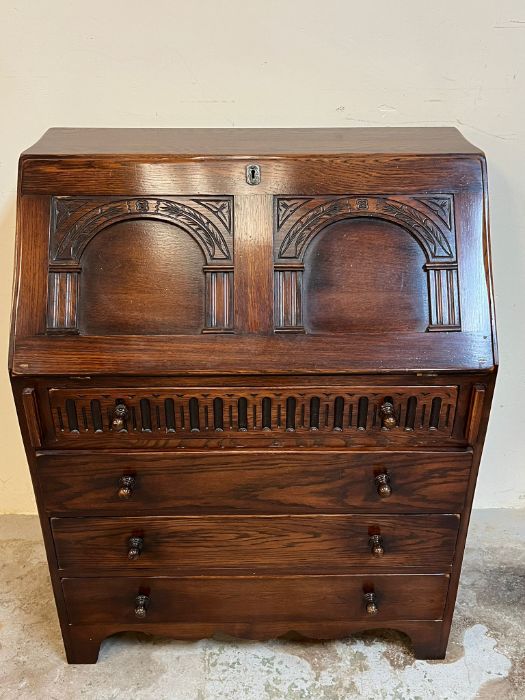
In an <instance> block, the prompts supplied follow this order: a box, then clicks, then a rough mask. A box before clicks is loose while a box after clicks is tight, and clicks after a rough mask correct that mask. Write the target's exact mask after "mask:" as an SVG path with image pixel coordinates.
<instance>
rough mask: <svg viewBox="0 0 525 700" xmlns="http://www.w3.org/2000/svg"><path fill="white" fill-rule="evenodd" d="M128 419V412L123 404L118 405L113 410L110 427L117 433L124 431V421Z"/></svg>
mask: <svg viewBox="0 0 525 700" xmlns="http://www.w3.org/2000/svg"><path fill="white" fill-rule="evenodd" d="M128 418H129V411H128V408H127V406H126V405H125V404H123V403H118V404H117V405H116V406H115V408H114V409H113V419H112V421H111V427H112V428H113V430H116V431H117V432H118V431H120V430H124V429H125V425H126V421H127V420H128Z"/></svg>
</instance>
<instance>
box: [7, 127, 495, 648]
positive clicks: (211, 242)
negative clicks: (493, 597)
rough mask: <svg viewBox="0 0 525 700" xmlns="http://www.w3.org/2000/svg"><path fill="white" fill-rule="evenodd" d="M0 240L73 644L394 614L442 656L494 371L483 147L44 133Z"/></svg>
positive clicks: (361, 136)
mask: <svg viewBox="0 0 525 700" xmlns="http://www.w3.org/2000/svg"><path fill="white" fill-rule="evenodd" d="M252 169H253V172H255V173H256V175H257V177H256V178H251V177H249V175H250V173H251V171H252ZM16 250H17V253H16V275H15V292H14V304H13V316H12V335H11V342H10V352H9V367H10V372H11V377H12V384H13V392H14V397H15V402H16V405H17V411H18V415H19V419H20V425H21V431H22V436H23V439H24V445H25V448H26V452H27V456H28V461H29V465H30V469H31V473H32V477H33V482H34V486H35V493H36V497H37V504H38V508H39V513H40V516H41V521H42V528H43V533H44V542H45V546H46V551H47V555H48V559H49V563H50V573H51V581H52V585H53V588H54V592H55V598H56V602H57V608H58V612H59V619H60V624H61V627H62V632H63V635H64V642H65V646H66V651H67V657H68V660H69V661H70V662H94V661H96V658H97V654H98V647H99V645H100V641H101V640H102V639H103V638H104V637H105V636H107V635H109V634H113V633H115V632H119V631H123V630H126V629H141V630H143V631H145V632H147V633H148V634H169V635H173V636H177V637H180V638H199V637H202V636H208V635H212V634H214V633H216V632H225V633H228V634H234V635H240V636H246V637H252V638H257V637H268V636H270V637H272V636H279V635H284V634H286V633H288V632H290V631H296V632H298V633H300V634H302V635H305V636H311V637H314V638H330V637H336V636H344V635H346V634H349V633H352V632H359V631H362V630H365V629H374V628H378V627H393V628H394V629H398V630H400V631H401V632H403V633H405V634H408V635H409V636H410V637H411V638H412V642H413V645H414V650H415V652H416V655H417V656H418V657H426V658H441V657H443V655H444V653H445V650H446V644H447V639H448V633H449V629H450V624H451V620H452V614H453V609H454V602H455V595H456V590H457V585H458V581H459V575H460V567H461V559H462V553H463V548H464V543H465V538H466V534H467V527H468V520H469V515H470V509H471V504H472V499H473V494H474V488H475V481H476V477H477V471H478V466H479V461H480V457H481V451H482V447H483V441H484V439H485V435H486V429H487V422H488V416H489V411H490V404H491V400H492V395H493V390H494V383H495V378H496V372H497V364H498V360H497V345H496V335H495V322H494V310H493V301H492V289H491V285H492V280H491V271H490V247H489V234H488V218H487V179H486V164H485V159H484V156H483V154H482V153H481V152H480V151H479V150H478V149H477V148H475V147H474V146H472V145H471V144H469V143H468V142H467V141H465V140H464V139H463V138H462V137H461V135H460V134H459V133H458V132H457V131H456V130H455V129H366V130H364V129H323V130H321V129H291V130H286V129H285V130H275V129H269V130H268V129H263V130H260V129H242V130H238V129H229V130H206V129H196V130H195V129H183V130H172V129H166V130H114V129H87V130H83V129H81V130H78V129H52V130H50V131H49V132H48V133H47V134H45V135H44V137H43V138H42V139H41V141H40V142H39V143H38V144H36V145H35V146H34V147H33V148H31V149H29V150H28V151H26V152H25V153H24V154H22V157H21V161H20V173H19V189H18V218H17V243H16ZM139 516H140V517H139ZM161 516H162V517H161ZM57 554H58V557H59V559H60V565H61V566H64V567H66V566H67V568H59V565H58V562H57ZM121 559H122V561H121ZM221 567H222V568H221ZM242 567H245V568H244V569H243V568H242ZM347 570H348V571H352V574H353V575H352V576H350V575H349V576H340V575H336V574H341V572H343V571H345V573H346V571H347ZM141 571H144V572H145V573H147V574H148V577H147V578H140V579H139V578H137V573H139V572H141ZM181 571H183V572H184V573H185V574H186V575H189V574H191V576H192V578H183V577H180V576H178V577H177V578H173V579H169V578H166V575H167V574H170V573H171V574H179V573H180V572H181ZM253 571H257V572H258V575H257V576H254V575H253ZM400 571H404V572H406V573H405V574H403V575H401V574H400V573H399V572H400ZM211 572H213V574H214V576H213V577H212V576H210V573H211ZM221 572H222V573H221ZM243 572H244V573H246V574H247V573H250V574H251V575H250V576H246V577H245V576H243ZM101 574H104V577H105V578H103V579H100V578H98V576H100V575H101ZM196 574H198V576H197V577H195V575H196ZM226 574H227V575H226ZM263 574H264V575H263ZM276 574H279V576H276ZM284 574H286V575H284ZM318 574H319V575H318ZM434 574H435V575H434ZM272 575H273V577H272ZM146 589H147V590H146ZM367 608H368V611H367ZM181 615H182V617H181Z"/></svg>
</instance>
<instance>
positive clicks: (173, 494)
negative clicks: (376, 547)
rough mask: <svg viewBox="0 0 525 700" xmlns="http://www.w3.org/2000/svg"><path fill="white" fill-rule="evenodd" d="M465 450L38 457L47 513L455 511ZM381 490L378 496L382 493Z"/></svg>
mask: <svg viewBox="0 0 525 700" xmlns="http://www.w3.org/2000/svg"><path fill="white" fill-rule="evenodd" d="M471 461H472V453H471V451H465V452H449V453H446V452H430V451H429V452H379V451H375V452H349V451H335V450H330V451H316V452H304V451H302V452H301V451H293V450H281V451H278V450H276V451H273V452H271V451H255V450H253V451H252V450H244V451H239V450H237V451H220V452H215V453H210V451H196V452H192V453H185V454H177V453H173V452H172V453H158V452H157V453H155V452H142V453H141V452H131V453H127V454H122V453H118V452H115V453H113V454H107V453H101V452H93V453H82V452H74V453H71V452H68V453H61V454H59V453H57V454H51V455H40V456H39V457H38V459H37V462H38V475H39V481H40V487H41V491H42V493H43V495H44V502H45V507H46V509H47V512H49V513H53V514H57V515H58V514H68V513H70V514H85V513H86V512H88V513H99V514H107V515H118V514H121V515H136V514H139V513H141V512H143V513H147V512H152V513H159V514H160V513H162V512H169V513H172V514H176V513H180V514H199V513H203V514H213V513H217V514H218V513H224V514H227V513H230V514H235V513H239V514H241V513H267V514H271V513H283V514H284V513H308V512H324V513H338V512H339V513H341V512H342V513H344V512H348V511H352V512H365V513H370V512H375V513H396V512H397V513H410V512H418V511H419V512H438V513H457V512H460V511H461V510H462V509H463V504H464V500H465V493H466V488H467V483H468V478H469V474H470V465H471ZM380 494H381V495H380Z"/></svg>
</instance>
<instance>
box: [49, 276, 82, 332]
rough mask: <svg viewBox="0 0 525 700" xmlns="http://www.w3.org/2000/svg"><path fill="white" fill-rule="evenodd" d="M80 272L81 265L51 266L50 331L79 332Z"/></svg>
mask: <svg viewBox="0 0 525 700" xmlns="http://www.w3.org/2000/svg"><path fill="white" fill-rule="evenodd" d="M79 274H80V267H79V266H68V267H65V266H64V267H60V266H56V267H55V266H52V267H50V270H49V278H48V280H49V281H48V284H49V291H48V295H47V299H48V303H47V332H48V333H78V326H77V301H78V281H79Z"/></svg>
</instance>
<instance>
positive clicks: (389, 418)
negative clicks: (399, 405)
mask: <svg viewBox="0 0 525 700" xmlns="http://www.w3.org/2000/svg"><path fill="white" fill-rule="evenodd" d="M379 413H380V414H381V425H382V427H383V430H392V428H396V427H397V420H396V417H395V415H394V404H393V403H390V401H384V402H383V403H382V404H381V407H380V408H379Z"/></svg>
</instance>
